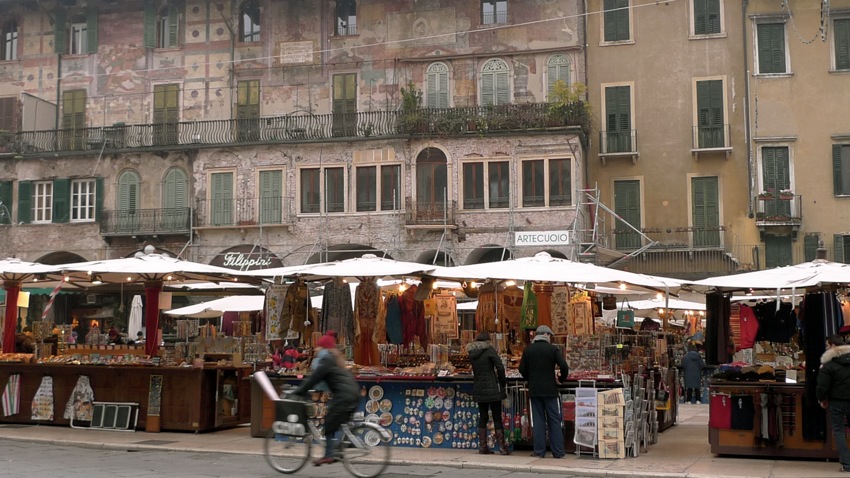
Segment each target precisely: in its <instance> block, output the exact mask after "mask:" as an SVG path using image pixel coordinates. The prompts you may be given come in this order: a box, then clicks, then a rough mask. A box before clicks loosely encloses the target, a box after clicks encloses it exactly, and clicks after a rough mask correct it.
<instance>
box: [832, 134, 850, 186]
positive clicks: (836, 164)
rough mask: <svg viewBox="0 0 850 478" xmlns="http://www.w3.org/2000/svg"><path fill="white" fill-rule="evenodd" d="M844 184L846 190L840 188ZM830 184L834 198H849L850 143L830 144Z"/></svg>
mask: <svg viewBox="0 0 850 478" xmlns="http://www.w3.org/2000/svg"><path fill="white" fill-rule="evenodd" d="M844 176H846V177H847V180H846V181H843V179H844ZM844 182H846V186H847V187H846V189H845V188H843V187H842V186H843V184H842V183H844ZM832 184H833V189H832V194H833V196H834V197H837V198H844V197H850V142H843V143H833V144H832Z"/></svg>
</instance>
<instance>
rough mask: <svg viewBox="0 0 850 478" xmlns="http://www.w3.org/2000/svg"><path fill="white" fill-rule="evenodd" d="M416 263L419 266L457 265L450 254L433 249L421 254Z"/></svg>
mask: <svg viewBox="0 0 850 478" xmlns="http://www.w3.org/2000/svg"><path fill="white" fill-rule="evenodd" d="M416 262H418V263H419V264H430V265H437V266H445V267H452V266H454V265H455V261H454V259H452V256H451V255H450V254H449V253H448V252H446V251H438V250H437V249H431V250H428V251H425V252H423V253H422V254H419V257H417V258H416Z"/></svg>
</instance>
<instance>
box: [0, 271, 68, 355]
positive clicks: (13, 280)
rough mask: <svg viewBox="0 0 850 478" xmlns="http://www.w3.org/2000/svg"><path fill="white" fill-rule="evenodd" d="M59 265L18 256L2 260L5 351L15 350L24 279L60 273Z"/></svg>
mask: <svg viewBox="0 0 850 478" xmlns="http://www.w3.org/2000/svg"><path fill="white" fill-rule="evenodd" d="M59 270H60V268H59V267H57V266H51V265H47V264H40V263H38V262H26V261H22V260H20V259H17V258H14V257H13V258H9V259H4V260H0V280H2V281H3V288H4V289H5V290H6V315H5V319H4V321H3V353H13V352H14V351H15V329H16V327H17V322H18V308H17V307H15V304H17V303H18V293H19V292H20V291H21V285H22V283H23V282H24V281H28V280H31V279H36V278H38V277H39V276H42V275H46V274H53V273H58V272H59Z"/></svg>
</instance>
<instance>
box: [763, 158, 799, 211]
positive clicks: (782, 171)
mask: <svg viewBox="0 0 850 478" xmlns="http://www.w3.org/2000/svg"><path fill="white" fill-rule="evenodd" d="M761 172H762V176H761V191H771V192H773V198H772V199H768V200H764V201H759V202H760V203H761V204H759V212H760V213H763V214H764V215H765V217H767V218H771V217H783V218H787V217H789V216H790V215H791V201H784V200H782V199H781V198H780V197H779V191H782V190H783V189H791V162H790V159H789V155H788V147H787V146H764V147H762V148H761Z"/></svg>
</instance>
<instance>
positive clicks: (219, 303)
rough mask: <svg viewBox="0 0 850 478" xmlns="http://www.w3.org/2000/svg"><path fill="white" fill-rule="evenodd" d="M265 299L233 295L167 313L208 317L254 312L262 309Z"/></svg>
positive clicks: (257, 296) (258, 296)
mask: <svg viewBox="0 0 850 478" xmlns="http://www.w3.org/2000/svg"><path fill="white" fill-rule="evenodd" d="M265 299H266V298H265V296H262V295H232V296H229V297H222V298H220V299H215V300H210V301H207V302H202V303H200V304H195V305H190V306H187V307H181V308H179V309H172V310H168V311H165V313H166V314H168V315H179V316H184V317H193V318H196V319H206V318H211V317H220V316H221V315H222V314H224V313H225V312H254V311H258V310H262V308H263V303H264V301H265Z"/></svg>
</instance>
